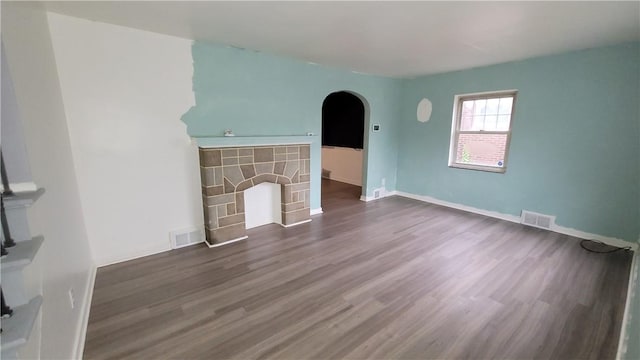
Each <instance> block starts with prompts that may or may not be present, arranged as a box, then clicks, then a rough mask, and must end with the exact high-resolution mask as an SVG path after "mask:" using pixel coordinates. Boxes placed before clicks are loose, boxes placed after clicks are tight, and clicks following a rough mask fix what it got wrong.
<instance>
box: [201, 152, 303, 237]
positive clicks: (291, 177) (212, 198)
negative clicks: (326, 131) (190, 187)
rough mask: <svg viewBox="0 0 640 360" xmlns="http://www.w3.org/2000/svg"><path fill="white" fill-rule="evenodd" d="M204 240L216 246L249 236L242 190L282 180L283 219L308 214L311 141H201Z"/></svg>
mask: <svg viewBox="0 0 640 360" xmlns="http://www.w3.org/2000/svg"><path fill="white" fill-rule="evenodd" d="M199 155H200V175H201V181H202V204H203V207H204V222H205V233H206V241H207V243H208V245H209V246H216V245H220V244H223V243H227V242H230V241H235V240H241V239H244V238H246V237H247V235H246V226H245V203H244V191H245V190H246V189H249V188H250V187H252V186H255V185H258V184H260V183H263V182H270V183H274V184H279V185H280V186H281V211H282V225H283V226H285V227H288V226H293V225H297V224H301V223H305V222H308V221H311V218H310V186H309V181H310V167H311V163H310V162H311V161H310V145H309V144H296V145H282V146H280V145H278V146H236V147H220V148H214V147H200V148H199Z"/></svg>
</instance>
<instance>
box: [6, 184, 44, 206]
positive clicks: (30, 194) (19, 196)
mask: <svg viewBox="0 0 640 360" xmlns="http://www.w3.org/2000/svg"><path fill="white" fill-rule="evenodd" d="M42 194H44V188H40V189H38V190H34V191H21V192H14V193H13V194H11V195H3V198H4V205H5V207H6V208H7V209H10V208H13V207H25V206H31V204H33V203H34V202H35V201H36V200H38V198H39V197H40V196H42Z"/></svg>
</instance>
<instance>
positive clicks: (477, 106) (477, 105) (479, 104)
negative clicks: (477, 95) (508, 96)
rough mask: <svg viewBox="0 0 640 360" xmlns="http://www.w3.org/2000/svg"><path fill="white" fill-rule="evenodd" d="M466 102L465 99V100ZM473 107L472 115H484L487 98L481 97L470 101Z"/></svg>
mask: <svg viewBox="0 0 640 360" xmlns="http://www.w3.org/2000/svg"><path fill="white" fill-rule="evenodd" d="M465 102H466V101H465ZM472 102H473V103H474V104H473V107H474V109H473V110H474V112H473V113H474V115H484V114H485V110H486V107H487V100H485V99H483V100H475V101H472Z"/></svg>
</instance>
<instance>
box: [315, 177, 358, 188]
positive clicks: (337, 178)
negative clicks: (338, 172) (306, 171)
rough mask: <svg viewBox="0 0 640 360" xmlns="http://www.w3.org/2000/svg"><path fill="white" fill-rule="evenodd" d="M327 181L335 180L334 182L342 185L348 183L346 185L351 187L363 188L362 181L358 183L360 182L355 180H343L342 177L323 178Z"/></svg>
mask: <svg viewBox="0 0 640 360" xmlns="http://www.w3.org/2000/svg"><path fill="white" fill-rule="evenodd" d="M323 177H324V178H325V179H329V180H333V181H339V182H341V183H346V184H350V185H355V186H362V181H358V180H354V179H347V178H343V177H341V176H333V175H331V176H330V177H326V176H323Z"/></svg>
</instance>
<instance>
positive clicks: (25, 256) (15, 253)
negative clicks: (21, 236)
mask: <svg viewBox="0 0 640 360" xmlns="http://www.w3.org/2000/svg"><path fill="white" fill-rule="evenodd" d="M43 241H44V237H42V236H36V237H34V238H33V239H31V240H26V241H17V242H16V246H14V247H10V248H7V252H8V253H9V254H8V255H7V256H6V257H3V258H2V260H0V262H1V263H2V272H5V271H10V270H16V269H20V268H23V267H25V266H27V265H29V264H31V262H32V261H33V258H34V257H35V256H36V253H38V249H40V245H42V242H43Z"/></svg>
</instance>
